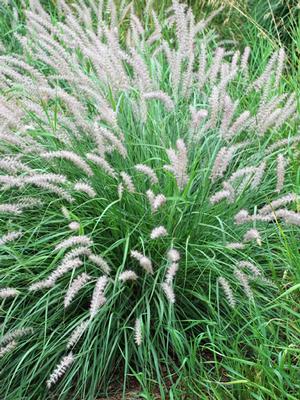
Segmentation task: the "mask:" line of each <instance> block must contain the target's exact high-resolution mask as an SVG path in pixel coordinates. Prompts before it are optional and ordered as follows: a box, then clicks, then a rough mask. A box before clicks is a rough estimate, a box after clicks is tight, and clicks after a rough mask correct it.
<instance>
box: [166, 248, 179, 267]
mask: <svg viewBox="0 0 300 400" xmlns="http://www.w3.org/2000/svg"><path fill="white" fill-rule="evenodd" d="M167 257H168V260H169V261H171V262H173V263H176V262H178V261H179V260H180V253H179V251H178V250H176V249H173V248H172V249H170V250H168V253H167Z"/></svg>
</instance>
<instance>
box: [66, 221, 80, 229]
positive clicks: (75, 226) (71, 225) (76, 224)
mask: <svg viewBox="0 0 300 400" xmlns="http://www.w3.org/2000/svg"><path fill="white" fill-rule="evenodd" d="M68 227H69V229H70V230H71V231H78V230H79V228H80V224H79V222H77V221H72V222H70V223H69V225H68Z"/></svg>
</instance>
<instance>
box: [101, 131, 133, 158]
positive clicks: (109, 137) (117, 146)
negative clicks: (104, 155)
mask: <svg viewBox="0 0 300 400" xmlns="http://www.w3.org/2000/svg"><path fill="white" fill-rule="evenodd" d="M99 129H100V132H101V134H102V135H103V137H104V138H105V139H106V140H108V141H109V142H110V143H111V145H112V146H113V148H114V149H116V150H117V151H118V152H119V153H120V154H121V156H122V157H123V158H126V157H127V150H126V148H125V147H124V145H123V143H122V142H121V140H120V139H118V138H117V137H116V136H115V135H114V134H113V133H112V132H111V131H110V130H108V129H105V128H103V127H101V128H99Z"/></svg>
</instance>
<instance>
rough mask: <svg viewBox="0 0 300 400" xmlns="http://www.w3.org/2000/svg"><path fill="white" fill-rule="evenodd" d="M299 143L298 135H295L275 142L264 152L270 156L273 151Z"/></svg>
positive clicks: (299, 137)
mask: <svg viewBox="0 0 300 400" xmlns="http://www.w3.org/2000/svg"><path fill="white" fill-rule="evenodd" d="M299 142H300V135H295V136H292V137H291V138H288V139H281V140H278V141H277V142H275V143H273V144H272V145H271V146H269V147H268V149H267V150H266V155H268V154H272V153H273V152H274V151H275V150H277V149H280V147H284V146H287V145H293V144H297V143H299Z"/></svg>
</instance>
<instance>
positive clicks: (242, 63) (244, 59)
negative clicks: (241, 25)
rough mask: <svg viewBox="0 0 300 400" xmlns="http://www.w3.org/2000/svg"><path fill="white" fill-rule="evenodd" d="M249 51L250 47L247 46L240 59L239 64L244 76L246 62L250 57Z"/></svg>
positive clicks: (246, 68) (246, 67) (246, 69)
mask: <svg viewBox="0 0 300 400" xmlns="http://www.w3.org/2000/svg"><path fill="white" fill-rule="evenodd" d="M250 51H251V49H250V47H248V46H247V47H245V49H244V52H243V54H242V57H241V64H240V65H241V70H242V71H244V72H246V74H247V72H248V60H249V56H250Z"/></svg>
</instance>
